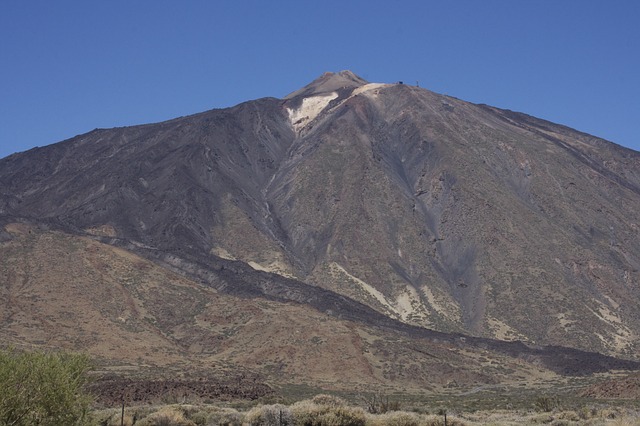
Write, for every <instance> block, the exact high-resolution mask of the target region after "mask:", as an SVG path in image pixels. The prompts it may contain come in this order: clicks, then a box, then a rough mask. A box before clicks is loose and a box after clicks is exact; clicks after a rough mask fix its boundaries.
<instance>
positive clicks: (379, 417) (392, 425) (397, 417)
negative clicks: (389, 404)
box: [367, 411, 448, 426]
mask: <svg viewBox="0 0 640 426" xmlns="http://www.w3.org/2000/svg"><path fill="white" fill-rule="evenodd" d="M421 424H422V423H421V422H420V416H419V415H418V414H416V413H408V412H406V411H390V412H388V413H385V414H374V415H370V416H368V417H367V426H420V425H421ZM447 424H448V423H447Z"/></svg>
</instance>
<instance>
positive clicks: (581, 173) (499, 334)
mask: <svg viewBox="0 0 640 426" xmlns="http://www.w3.org/2000/svg"><path fill="white" fill-rule="evenodd" d="M639 194H640V154H638V153H637V152H635V151H632V150H628V149H624V148H622V147H619V146H617V145H615V144H612V143H610V142H607V141H604V140H601V139H598V138H595V137H592V136H589V135H586V134H584V133H580V132H577V131H575V130H572V129H569V128H566V127H564V126H560V125H557V124H553V123H549V122H546V121H544V120H539V119H536V118H534V117H530V116H527V115H525V114H521V113H515V112H511V111H505V110H500V109H497V108H494V107H489V106H485V105H474V104H470V103H467V102H464V101H461V100H458V99H454V98H451V97H447V96H442V95H438V94H436V93H432V92H430V91H428V90H425V89H421V88H417V87H412V86H409V85H400V84H387V85H381V84H368V83H367V82H366V81H364V80H362V79H361V78H359V77H357V76H355V75H354V74H353V73H350V72H341V73H337V74H331V73H327V74H324V75H323V76H321V77H320V78H319V79H318V80H316V81H314V82H312V83H311V84H309V85H308V86H306V87H304V88H302V89H300V90H299V91H296V92H294V93H292V94H291V95H289V96H287V97H286V98H285V99H282V100H281V99H273V98H266V99H259V100H256V101H251V102H246V103H243V104H240V105H238V106H235V107H233V108H228V109H222V110H212V111H207V112H204V113H201V114H196V115H193V116H189V117H183V118H178V119H175V120H171V121H167V122H163V123H158V124H149V125H142V126H134V127H128V128H118V129H102V130H94V131H92V132H89V133H87V134H84V135H80V136H77V137H75V138H72V139H70V140H67V141H64V142H61V143H59V144H55V145H51V146H48V147H44V148H38V149H34V150H31V151H28V152H25V153H21V154H15V155H12V156H10V157H7V158H5V159H2V160H0V215H2V220H3V221H4V222H5V223H7V222H9V221H11V220H16V219H25V220H31V221H34V222H41V223H42V222H44V223H51V224H55V226H60V227H62V228H63V229H66V230H67V231H69V230H72V231H74V232H78V233H87V234H90V235H96V236H102V237H104V238H114V240H113V241H114V242H115V241H116V240H117V241H124V243H122V244H125V245H127V244H128V245H129V247H130V248H131V249H135V250H137V251H138V252H143V251H146V252H145V256H147V257H149V258H155V259H156V260H157V261H159V262H164V263H165V264H166V265H172V267H173V268H174V269H176V270H181V271H182V272H184V273H188V274H192V275H194V276H199V277H200V279H201V280H202V281H203V282H205V283H207V284H208V285H214V286H216V288H218V289H220V290H223V291H226V292H230V293H237V294H245V295H253V296H256V297H258V296H259V297H276V298H278V299H282V300H294V301H297V302H300V303H308V304H310V305H312V306H314V307H315V308H317V309H320V310H324V311H331V312H341V314H340V315H347V313H348V312H353V317H354V318H357V319H358V320H363V318H371V319H373V317H372V316H371V315H377V317H376V318H377V319H376V321H381V323H385V322H389V321H391V322H393V323H394V324H396V325H393V327H396V326H398V325H397V324H401V323H404V324H408V325H410V326H412V327H410V328H411V329H415V330H420V329H425V328H427V329H433V330H437V331H441V332H457V333H466V334H471V335H474V336H477V337H491V338H498V339H508V340H514V339H518V340H524V341H528V342H530V343H531V344H536V345H551V346H570V347H574V348H577V349H581V350H589V351H599V352H603V353H607V354H616V355H624V356H627V357H635V356H636V355H637V349H638V346H637V345H638V339H637V336H638V335H639V334H640V314H639V313H638V310H637V307H638V306H639V305H640V272H639V271H640V235H639V233H640V228H639V226H640V225H639V224H640V213H639V212H640V195H639ZM0 238H3V237H2V236H1V235H0ZM264 271H269V272H271V273H273V274H269V273H267V272H264ZM274 274H275V275H274ZM212 283H214V284H212ZM303 283H304V284H303ZM311 289H313V291H312V290H311ZM321 289H322V290H321ZM314 292H315V293H314ZM356 303H357V308H356V305H355V304H356ZM335 304H337V305H340V307H336V306H337V305H335ZM334 305H335V306H334ZM347 306H348V307H347ZM363 308H367V311H366V313H363V312H364V311H362V309H363ZM369 308H371V309H369ZM425 333H426V331H425ZM508 347H510V346H508ZM505 350H507V349H505ZM510 350H511V349H508V350H507V351H510ZM554 350H555V349H554ZM558 351H560V350H559V349H558V350H557V351H556V352H557V353H558V354H559V355H560V357H564V359H566V360H567V367H566V368H570V367H569V364H571V362H572V361H571V360H572V359H573V358H572V357H574V356H577V355H575V354H576V353H577V352H576V353H569V352H562V351H560V352H558ZM599 363H600V361H594V363H593V365H601V364H599ZM559 368H560V367H559ZM562 368H564V367H562ZM598 368H600V367H594V369H595V370H598Z"/></svg>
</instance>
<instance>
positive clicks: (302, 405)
mask: <svg viewBox="0 0 640 426" xmlns="http://www.w3.org/2000/svg"><path fill="white" fill-rule="evenodd" d="M291 414H292V415H293V420H294V424H296V425H298V426H364V424H365V422H366V416H365V413H364V410H362V409H361V408H359V407H349V406H346V405H339V406H332V405H327V404H316V403H315V402H313V401H300V402H296V403H295V404H293V406H291Z"/></svg>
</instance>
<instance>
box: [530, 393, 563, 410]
mask: <svg viewBox="0 0 640 426" xmlns="http://www.w3.org/2000/svg"><path fill="white" fill-rule="evenodd" d="M533 405H534V407H535V409H536V410H537V411H543V412H545V413H548V412H551V411H553V410H554V409H555V408H558V406H559V405H560V401H559V400H558V398H554V397H550V396H547V395H541V396H538V397H537V398H536V399H535V401H534V402H533Z"/></svg>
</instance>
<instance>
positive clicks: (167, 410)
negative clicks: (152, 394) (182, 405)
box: [136, 407, 196, 426]
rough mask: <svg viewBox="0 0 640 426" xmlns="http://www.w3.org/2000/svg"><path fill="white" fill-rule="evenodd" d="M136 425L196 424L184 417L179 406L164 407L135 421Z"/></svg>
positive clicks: (180, 425) (189, 425)
mask: <svg viewBox="0 0 640 426" xmlns="http://www.w3.org/2000/svg"><path fill="white" fill-rule="evenodd" d="M136 426H196V424H195V423H194V422H193V421H191V420H188V419H186V418H185V417H184V413H183V411H182V410H180V409H179V408H176V407H164V408H161V409H160V410H159V411H156V412H155V413H152V414H149V415H148V416H147V417H145V418H144V419H142V420H140V421H139V422H136Z"/></svg>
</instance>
